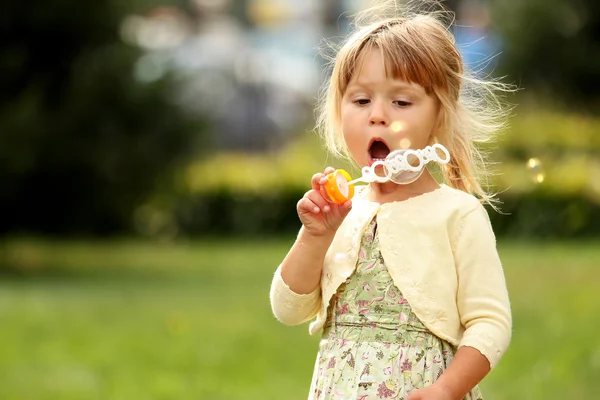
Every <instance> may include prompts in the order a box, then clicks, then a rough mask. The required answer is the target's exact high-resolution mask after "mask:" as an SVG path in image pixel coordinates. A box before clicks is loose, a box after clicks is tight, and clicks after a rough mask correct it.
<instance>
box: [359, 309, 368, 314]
mask: <svg viewBox="0 0 600 400" xmlns="http://www.w3.org/2000/svg"><path fill="white" fill-rule="evenodd" d="M368 312H369V309H368V308H361V309H360V310H358V313H359V314H360V315H365V314H367V313H368Z"/></svg>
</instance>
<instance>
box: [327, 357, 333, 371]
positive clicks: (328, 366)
mask: <svg viewBox="0 0 600 400" xmlns="http://www.w3.org/2000/svg"><path fill="white" fill-rule="evenodd" d="M333 368H335V357H331V358H330V359H329V364H327V369H333Z"/></svg>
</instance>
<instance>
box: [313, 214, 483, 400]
mask: <svg viewBox="0 0 600 400" xmlns="http://www.w3.org/2000/svg"><path fill="white" fill-rule="evenodd" d="M376 227H377V225H376V221H375V220H373V221H372V222H371V224H370V225H369V228H367V229H366V230H365V233H364V234H363V237H362V242H361V249H360V252H359V256H358V262H357V265H356V270H355V272H354V273H353V274H352V275H351V276H350V277H349V278H348V279H347V280H346V282H345V283H343V284H342V285H341V286H340V288H339V289H338V291H337V294H336V295H335V296H334V298H333V300H332V302H331V304H330V306H329V309H328V318H327V322H326V323H325V327H324V331H323V337H322V339H321V341H320V344H319V353H318V355H317V361H316V363H315V369H314V374H313V379H312V383H311V387H310V393H309V399H353V400H354V399H355V400H367V399H399V400H402V399H405V398H406V397H407V396H408V395H409V394H410V392H411V391H412V390H415V389H419V388H423V387H425V386H429V385H431V384H432V383H434V382H435V381H436V380H437V379H438V378H439V377H440V375H441V374H442V372H444V370H445V369H446V368H447V367H448V364H449V363H450V361H451V360H452V357H453V356H454V354H455V351H456V349H455V348H454V346H452V345H451V344H450V343H448V342H447V341H444V340H442V339H440V338H439V337H437V336H435V335H434V334H433V333H431V332H430V331H429V330H428V329H427V328H426V327H425V326H424V325H423V324H422V323H421V321H419V319H418V318H417V317H416V315H415V314H414V313H413V311H412V309H411V307H410V305H409V304H408V302H407V301H406V300H405V299H404V297H403V296H402V293H401V292H400V290H399V289H398V288H397V287H396V286H395V285H394V282H393V281H392V278H391V276H390V274H389V273H388V270H387V268H386V267H385V263H384V260H383V258H382V256H381V253H380V252H379V239H378V236H377V230H376ZM465 399H466V400H481V399H482V397H481V392H480V390H479V388H478V387H475V388H474V389H473V390H472V391H471V392H470V393H469V394H468V395H467V396H466V397H465Z"/></svg>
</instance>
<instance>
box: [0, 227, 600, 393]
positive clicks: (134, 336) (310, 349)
mask: <svg viewBox="0 0 600 400" xmlns="http://www.w3.org/2000/svg"><path fill="white" fill-rule="evenodd" d="M290 240H291V237H290V238H289V239H286V240H279V241H273V240H266V241H254V242H251V243H242V242H241V241H212V242H208V241H198V242H191V243H187V244H183V243H178V244H153V243H141V242H128V241H119V242H101V243H85V242H66V243H65V242H47V241H32V240H25V241H23V240H20V241H10V242H8V243H5V244H4V245H2V246H0V251H1V252H2V253H0V257H2V258H1V260H2V261H3V262H4V263H5V264H9V265H12V266H13V267H18V270H19V272H18V273H15V271H12V272H10V273H3V274H1V275H0V329H1V331H0V332H1V333H0V338H1V339H2V340H0V399H7V400H20V399H27V400H29V399H32V400H48V399H61V400H67V399H78V400H79V399H127V400H137V399H144V400H146V399H178V400H180V399H211V400H212V399H232V400H233V399H304V398H306V394H307V390H308V385H309V381H310V376H311V373H312V366H313V362H314V356H315V354H316V346H317V338H315V337H310V336H309V335H308V330H307V326H306V325H304V326H300V327H293V328H290V327H285V326H282V325H280V324H279V323H278V322H276V320H275V319H274V318H273V317H272V315H271V310H270V306H269V296H268V291H269V285H270V281H271V276H272V273H273V271H274V269H275V267H276V266H277V263H278V262H279V261H280V259H281V258H282V257H283V256H284V254H285V252H286V250H287V247H288V246H289V244H290ZM500 252H501V256H502V258H503V261H504V264H505V268H506V274H507V278H508V283H509V290H510V292H511V300H512V304H513V309H514V335H513V342H512V345H511V348H510V350H509V352H508V353H507V354H506V356H505V358H504V359H503V360H502V362H501V363H500V365H499V366H498V367H497V368H496V369H495V370H494V371H493V372H492V374H491V375H490V376H489V377H488V378H486V380H485V381H484V383H483V385H482V387H483V390H484V394H485V395H486V397H485V398H486V399H487V400H494V399H545V400H549V399H557V400H558V399H560V400H565V399H594V398H597V396H598V393H600V380H599V379H598V378H600V335H599V334H598V329H599V328H600V241H596V242H587V243H580V244H575V243H573V244H567V243H516V242H515V243H501V245H500ZM23 271H24V272H23Z"/></svg>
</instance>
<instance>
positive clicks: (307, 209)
mask: <svg viewBox="0 0 600 400" xmlns="http://www.w3.org/2000/svg"><path fill="white" fill-rule="evenodd" d="M296 209H297V210H298V213H299V214H318V213H319V212H320V211H321V208H320V207H319V206H317V205H316V204H315V203H314V202H313V201H312V200H311V199H309V198H308V197H303V198H302V199H300V201H298V204H297V205H296Z"/></svg>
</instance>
